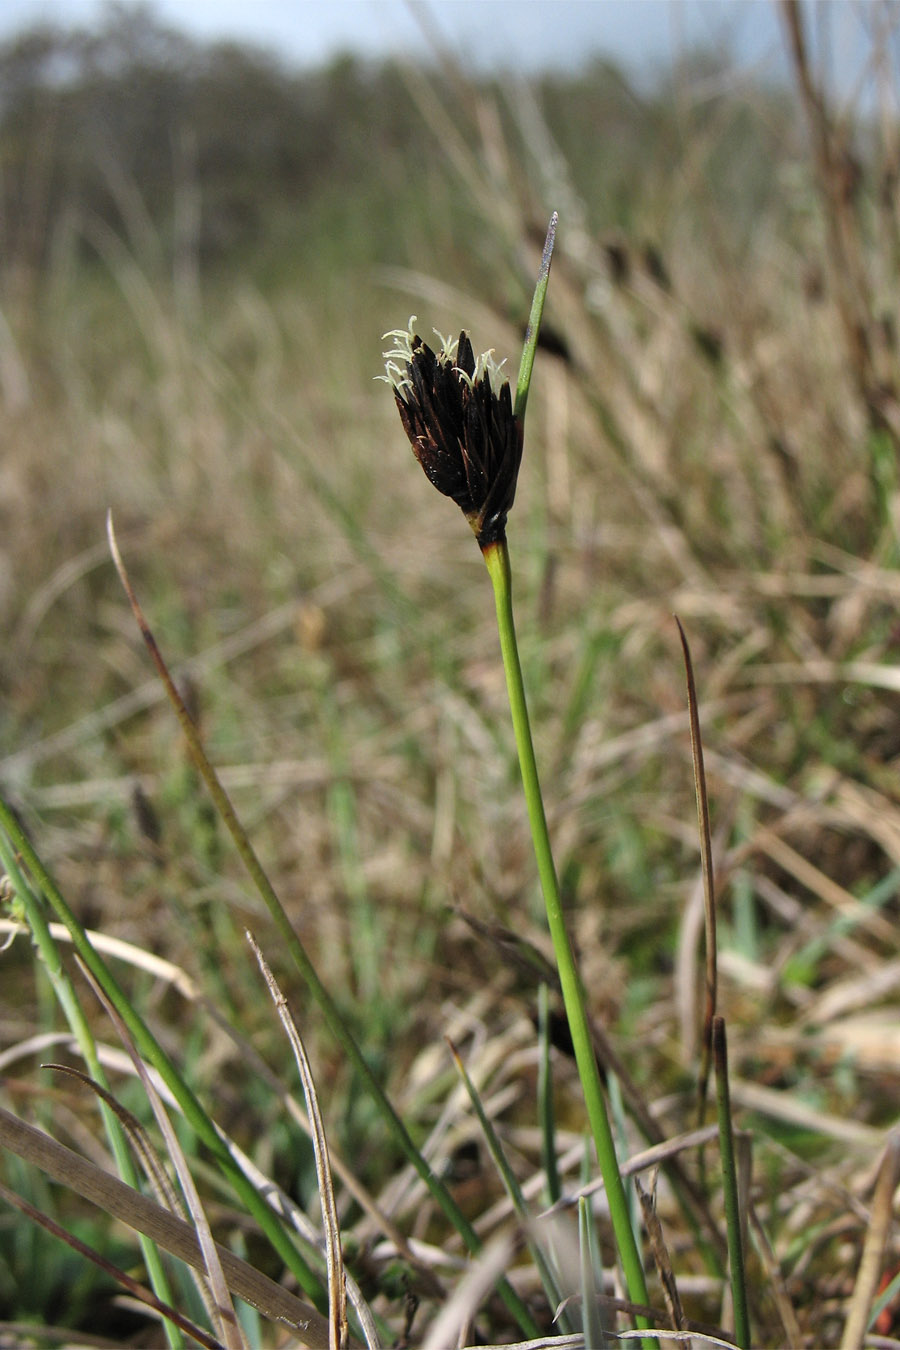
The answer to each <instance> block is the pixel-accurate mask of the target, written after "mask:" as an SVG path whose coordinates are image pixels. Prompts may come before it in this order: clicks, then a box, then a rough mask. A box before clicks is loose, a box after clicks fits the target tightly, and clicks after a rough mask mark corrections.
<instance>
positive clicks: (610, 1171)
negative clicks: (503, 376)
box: [482, 540, 656, 1347]
mask: <svg viewBox="0 0 900 1350" xmlns="http://www.w3.org/2000/svg"><path fill="white" fill-rule="evenodd" d="M482 552H483V554H484V561H485V563H486V565H487V569H488V573H489V574H490V578H491V582H492V583H493V587H494V601H495V604H496V607H497V625H498V628H499V632H500V650H501V652H502V655H503V667H504V670H505V672H506V687H507V692H508V694H509V707H510V712H511V714H512V723H513V731H514V733H515V738H516V749H517V751H518V755H519V766H520V769H521V772H522V786H523V788H524V791H525V801H526V804H527V807H528V820H529V824H530V826H531V837H532V840H533V843H534V852H535V857H536V859H537V869H538V876H539V877H540V882H541V889H542V891H543V893H544V903H545V905H546V909H547V923H548V925H549V928H550V936H551V938H552V940H553V950H554V953H555V955H556V964H557V969H558V971H559V980H560V985H561V986H562V994H563V1002H564V1004H565V1009H566V1016H567V1018H568V1021H569V1030H570V1032H571V1036H572V1045H573V1047H574V1050H575V1061H576V1063H577V1065H578V1074H579V1077H580V1079H581V1086H582V1091H583V1092H584V1101H585V1106H586V1108H587V1113H588V1120H589V1121H590V1126H591V1132H592V1134H593V1137H594V1147H595V1148H596V1151H597V1162H598V1163H599V1166H600V1174H601V1176H602V1177H603V1184H604V1186H605V1188H606V1195H607V1200H608V1203H609V1212H610V1218H611V1219H612V1225H613V1231H614V1233H615V1237H616V1245H617V1247H618V1250H619V1257H620V1259H621V1262H622V1270H623V1273H624V1276H625V1285H626V1288H627V1290H628V1297H629V1298H630V1299H631V1301H632V1302H633V1303H640V1304H644V1305H645V1306H646V1304H647V1303H648V1302H649V1299H648V1295H647V1283H646V1280H645V1278H644V1268H643V1265H642V1263H641V1257H640V1253H639V1251H638V1247H637V1242H636V1240H635V1236H634V1231H633V1229H632V1227H631V1218H630V1216H629V1213H628V1201H627V1198H626V1195H625V1187H624V1185H623V1183H622V1176H621V1173H620V1171H619V1164H618V1160H617V1158H616V1148H615V1144H614V1142H613V1136H612V1130H611V1129H610V1124H609V1116H608V1114H607V1111H606V1103H605V1101H604V1097H603V1087H602V1084H601V1082H600V1071H599V1068H598V1066H597V1057H596V1055H595V1053H594V1046H593V1041H592V1039H591V1031H590V1024H589V1022H588V1017H587V1010H586V1008H585V999H584V990H583V988H582V984H581V978H580V976H579V974H578V969H577V967H576V965H575V957H574V955H573V952H572V944H571V942H570V941H569V934H568V931H567V929H566V923H565V918H564V917H563V910H562V901H561V899H560V894H559V882H558V881H557V878H556V868H555V866H554V863H553V855H552V853H551V850H550V834H549V831H548V829H547V817H546V815H545V814H544V802H543V798H542V796H541V786H540V781H539V779H538V771H537V763H536V761H535V757H534V745H533V743H532V739H531V726H530V723H529V720H528V707H527V704H526V701H525V685H524V682H523V680H522V667H521V664H520V662H519V649H518V644H517V642H516V630H515V622H514V619H513V608H512V577H511V573H510V566H509V550H508V548H507V545H506V541H505V540H501V541H499V542H497V543H494V544H488V545H487V546H486V547H485V548H484V549H483V550H482ZM636 1321H637V1324H638V1326H640V1327H647V1326H649V1325H650V1324H649V1322H648V1320H647V1318H646V1317H644V1316H642V1315H641V1316H638V1317H637V1318H636ZM643 1344H644V1346H645V1347H650V1346H655V1344H656V1343H655V1341H653V1340H652V1338H648V1339H646V1340H645V1341H644V1342H643Z"/></svg>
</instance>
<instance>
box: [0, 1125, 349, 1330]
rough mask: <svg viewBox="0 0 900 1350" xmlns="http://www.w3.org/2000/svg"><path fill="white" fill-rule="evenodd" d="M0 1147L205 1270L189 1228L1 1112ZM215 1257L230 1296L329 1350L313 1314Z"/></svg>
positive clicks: (222, 1253)
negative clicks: (236, 1297) (223, 1273)
mask: <svg viewBox="0 0 900 1350" xmlns="http://www.w3.org/2000/svg"><path fill="white" fill-rule="evenodd" d="M0 1146H2V1147H3V1148H8V1149H9V1150H10V1152H12V1153H15V1154H16V1155H17V1156H18V1157H20V1158H22V1159H23V1160H24V1161H25V1162H28V1163H31V1164H33V1165H34V1166H35V1167H38V1168H40V1170H41V1171H42V1172H46V1174H47V1175H48V1176H50V1177H52V1178H53V1180H54V1181H57V1182H59V1183H60V1184H61V1185H63V1186H65V1187H66V1188H67V1189H68V1190H69V1191H71V1192H73V1193H74V1194H76V1195H80V1196H82V1198H83V1199H85V1200H89V1201H90V1202H91V1204H94V1205H97V1206H98V1208H99V1209H101V1210H103V1211H104V1212H105V1213H106V1214H109V1215H111V1216H112V1217H113V1218H116V1219H119V1220H120V1221H121V1222H122V1223H124V1224H127V1225H128V1227H129V1228H133V1229H136V1230H137V1231H138V1232H140V1233H146V1235H147V1236H148V1237H150V1238H152V1239H153V1241H154V1242H156V1243H157V1244H158V1246H160V1247H164V1248H165V1250H166V1251H168V1252H171V1253H172V1255H173V1256H176V1257H178V1259H179V1260H181V1261H184V1262H186V1264H187V1265H189V1266H191V1267H193V1269H194V1270H200V1271H203V1270H205V1268H206V1267H205V1262H204V1258H203V1253H202V1251H201V1249H200V1244H199V1242H198V1240H197V1234H196V1233H195V1232H194V1230H193V1228H192V1227H191V1225H190V1224H187V1223H185V1222H184V1221H183V1220H182V1219H178V1218H176V1217H175V1215H174V1214H171V1213H170V1212H169V1211H168V1210H167V1209H163V1208H162V1207H161V1206H160V1205H157V1204H155V1203H154V1202H153V1201H152V1200H149V1199H148V1198H147V1197H146V1196H144V1195H141V1193H140V1192H139V1191H136V1190H134V1189H133V1187H131V1186H126V1185H125V1183H124V1182H122V1181H119V1179H118V1177H114V1176H111V1175H110V1174H109V1173H108V1172H104V1171H103V1169H102V1168H100V1167H96V1166H95V1165H94V1164H93V1163H91V1162H88V1160H87V1159H86V1158H83V1157H82V1156H81V1155H80V1154H78V1153H75V1152H74V1151H73V1150H72V1149H70V1148H66V1146H65V1144H60V1143H58V1142H57V1140H55V1139H53V1138H51V1137H50V1136H49V1135H47V1134H44V1132H43V1131H42V1130H38V1129H35V1127H34V1126H33V1125H28V1124H26V1123H25V1121H23V1120H19V1119H18V1117H16V1116H14V1115H12V1113H11V1112H9V1111H5V1110H3V1109H2V1108H0ZM218 1257H219V1261H220V1262H221V1265H222V1269H223V1270H224V1272H225V1276H226V1279H227V1281H228V1287H229V1289H230V1290H231V1291H232V1293H234V1294H237V1295H238V1296H239V1297H240V1298H242V1299H244V1300H245V1301H246V1302H247V1303H250V1304H252V1305H253V1307H255V1308H257V1309H258V1310H259V1311H260V1312H261V1313H262V1314H263V1315H264V1316H265V1317H268V1318H270V1319H272V1320H274V1321H280V1322H286V1323H287V1324H288V1325H289V1326H291V1327H292V1328H294V1329H295V1331H296V1332H297V1333H298V1334H299V1335H300V1338H301V1344H303V1345H305V1346H307V1347H309V1350H329V1340H328V1323H327V1322H326V1320H325V1318H324V1317H322V1316H321V1314H320V1313H318V1312H317V1311H316V1309H315V1308H313V1307H311V1306H310V1305H309V1304H308V1303H304V1302H303V1301H302V1300H301V1299H299V1298H297V1297H296V1296H295V1295H294V1294H291V1293H289V1292H288V1290H287V1289H283V1288H282V1287H281V1285H279V1284H276V1283H275V1281H274V1280H270V1279H269V1277H268V1276H267V1275H263V1274H262V1273H261V1272H260V1271H258V1270H256V1269H255V1268H254V1267H253V1266H251V1265H250V1264H249V1263H248V1262H246V1261H242V1260H241V1259H240V1257H237V1256H235V1255H234V1254H233V1252H230V1251H228V1249H227V1248H225V1247H221V1246H219V1247H218Z"/></svg>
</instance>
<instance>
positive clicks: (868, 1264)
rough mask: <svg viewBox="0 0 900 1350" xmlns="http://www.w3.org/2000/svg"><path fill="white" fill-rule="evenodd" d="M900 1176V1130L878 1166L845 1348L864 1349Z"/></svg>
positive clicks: (847, 1349) (852, 1349)
mask: <svg viewBox="0 0 900 1350" xmlns="http://www.w3.org/2000/svg"><path fill="white" fill-rule="evenodd" d="M898 1177H900V1133H896V1132H894V1133H892V1134H891V1135H890V1137H889V1138H888V1141H887V1144H886V1145H885V1150H884V1156H883V1158H882V1160H881V1164H880V1166H879V1168H878V1177H877V1180H876V1182H875V1195H874V1196H873V1199H872V1212H871V1217H870V1220H869V1227H868V1230H867V1232H866V1241H865V1245H864V1247H863V1253H862V1259H861V1260H860V1263H859V1271H858V1273H857V1277H856V1287H855V1288H854V1290H853V1295H852V1297H851V1299H850V1306H849V1308H848V1309H847V1321H846V1322H845V1324H844V1334H843V1336H842V1337H841V1350H862V1347H863V1344H864V1343H865V1340H866V1330H867V1328H868V1324H869V1317H870V1315H871V1309H872V1301H873V1299H874V1298H875V1295H876V1293H877V1291H878V1281H879V1279H880V1278H881V1271H882V1267H883V1265H884V1253H885V1247H886V1245H887V1240H888V1235H889V1233H890V1231H891V1224H892V1222H893V1206H894V1191H895V1190H896V1189H897V1180H898Z"/></svg>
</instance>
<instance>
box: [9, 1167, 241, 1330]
mask: <svg viewBox="0 0 900 1350" xmlns="http://www.w3.org/2000/svg"><path fill="white" fill-rule="evenodd" d="M0 1199H2V1200H5V1201H6V1203H7V1204H8V1205H11V1206H12V1207H13V1209H17V1210H18V1211H19V1212H20V1214H24V1215H25V1217H26V1218H28V1219H31V1221H32V1222H33V1223H36V1224H38V1225H39V1226H40V1227H41V1228H43V1229H44V1230H45V1231H46V1232H48V1233H51V1234H52V1235H53V1236H54V1237H56V1238H59V1240H60V1241H61V1242H65V1243H66V1245H67V1246H68V1247H71V1249H72V1251H74V1252H77V1253H78V1255H79V1256H82V1257H84V1258H85V1259H86V1260H88V1261H91V1262H92V1263H93V1264H94V1265H95V1266H98V1267H99V1268H100V1269H101V1270H103V1271H105V1272H106V1274H108V1275H111V1276H112V1278H113V1279H114V1280H115V1281H116V1283H117V1284H120V1285H121V1286H122V1288H123V1289H127V1290H128V1292H129V1293H130V1294H131V1295H132V1297H133V1298H135V1299H137V1300H138V1302H139V1303H141V1304H143V1305H144V1306H145V1307H147V1308H150V1309H152V1310H153V1311H154V1312H156V1313H159V1314H160V1315H161V1316H162V1317H165V1318H166V1319H167V1320H168V1321H170V1322H173V1323H174V1324H175V1325H176V1326H177V1327H179V1328H180V1329H181V1330H182V1331H184V1332H187V1334H188V1335H189V1336H190V1337H192V1339H193V1340H195V1341H196V1342H197V1344H198V1345H203V1346H206V1347H207V1350H224V1348H223V1346H222V1344H221V1342H220V1341H217V1340H216V1338H215V1337H214V1336H210V1335H208V1334H207V1333H206V1332H205V1331H204V1330H203V1329H202V1327H198V1326H196V1325H195V1323H193V1322H191V1321H190V1320H189V1319H188V1318H187V1317H185V1316H184V1315H183V1314H182V1313H180V1312H178V1310H177V1309H176V1308H172V1307H170V1306H169V1305H168V1304H167V1303H163V1302H162V1301H161V1300H160V1299H158V1298H157V1297H156V1295H155V1294H154V1293H153V1292H152V1290H150V1289H148V1288H147V1287H146V1286H145V1285H143V1284H141V1283H140V1282H139V1281H138V1280H135V1279H133V1278H132V1276H131V1275H128V1274H127V1273H126V1272H125V1271H124V1270H120V1269H119V1267H118V1266H114V1265H113V1264H112V1263H111V1262H110V1261H107V1260H106V1258H105V1257H103V1256H101V1255H100V1253H99V1252H97V1251H95V1250H94V1248H93V1247H89V1246H88V1245H87V1243H85V1242H82V1241H81V1240H80V1239H79V1238H77V1237H75V1236H74V1235H73V1234H72V1233H67V1232H66V1230H65V1229H64V1228H62V1227H61V1226H60V1225H59V1224H58V1223H55V1222H54V1221H53V1219H51V1218H50V1217H49V1216H48V1215H46V1214H42V1213H41V1211H40V1210H39V1209H36V1208H35V1206H34V1205H30V1204H29V1203H28V1201H27V1200H23V1199H22V1197H21V1196H19V1195H16V1193H15V1191H11V1190H9V1189H8V1188H7V1187H6V1186H4V1185H3V1184H2V1183H0ZM78 1341H79V1343H81V1342H82V1337H81V1336H80V1335H79V1336H78ZM22 1343H24V1342H22ZM88 1343H90V1342H88Z"/></svg>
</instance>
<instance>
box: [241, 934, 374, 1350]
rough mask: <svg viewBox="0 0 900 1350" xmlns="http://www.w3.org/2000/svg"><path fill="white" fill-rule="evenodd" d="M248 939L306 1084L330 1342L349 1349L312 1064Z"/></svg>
mask: <svg viewBox="0 0 900 1350" xmlns="http://www.w3.org/2000/svg"><path fill="white" fill-rule="evenodd" d="M247 941H248V942H249V943H250V946H251V947H252V948H253V954H254V955H255V957H256V959H257V961H258V962H259V968H260V970H261V971H262V973H263V979H264V980H265V982H266V984H267V986H268V989H269V993H270V994H271V996H272V1002H273V1003H274V1004H275V1007H276V1008H277V1010H278V1016H279V1018H280V1019H281V1024H282V1026H283V1027H284V1029H285V1032H286V1033H287V1037H288V1040H289V1041H290V1044H291V1049H292V1050H293V1052H294V1058H295V1060H296V1062H297V1068H298V1069H299V1071H300V1080H301V1082H302V1083H303V1095H304V1096H305V1098H306V1109H307V1111H308V1112H309V1121H310V1125H311V1127H312V1132H311V1137H312V1143H313V1150H314V1152H315V1157H316V1176H317V1178H318V1182H319V1203H320V1204H321V1206H322V1225H323V1227H324V1230H325V1261H326V1267H327V1270H328V1312H329V1316H328V1328H329V1330H328V1343H329V1347H330V1350H346V1345H347V1340H348V1334H349V1332H348V1326H347V1288H346V1283H345V1279H344V1257H343V1253H342V1251H341V1228H340V1223H339V1221H338V1213H337V1205H336V1204H335V1199H334V1184H333V1182H332V1179H331V1164H330V1163H329V1160H328V1142H327V1140H326V1138H325V1126H324V1123H323V1121H322V1113H321V1111H320V1110H319V1099H318V1095H317V1093H316V1085H315V1082H314V1080H313V1074H312V1067H311V1065H310V1062H309V1057H308V1055H307V1053H306V1047H305V1046H304V1044H303V1040H302V1038H301V1036H300V1033H299V1031H298V1030H297V1024H296V1023H295V1021H294V1019H293V1017H292V1015H291V1010H290V1008H289V1007H288V1003H287V999H286V998H285V997H284V994H282V992H281V990H280V989H279V987H278V983H277V981H276V979H275V977H274V975H273V974H272V972H271V970H270V969H269V966H268V964H267V962H266V959H265V957H264V956H263V954H262V952H261V951H260V949H259V946H258V945H257V943H256V940H255V939H254V937H253V935H252V934H251V933H248V934H247ZM370 1344H371V1342H370Z"/></svg>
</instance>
